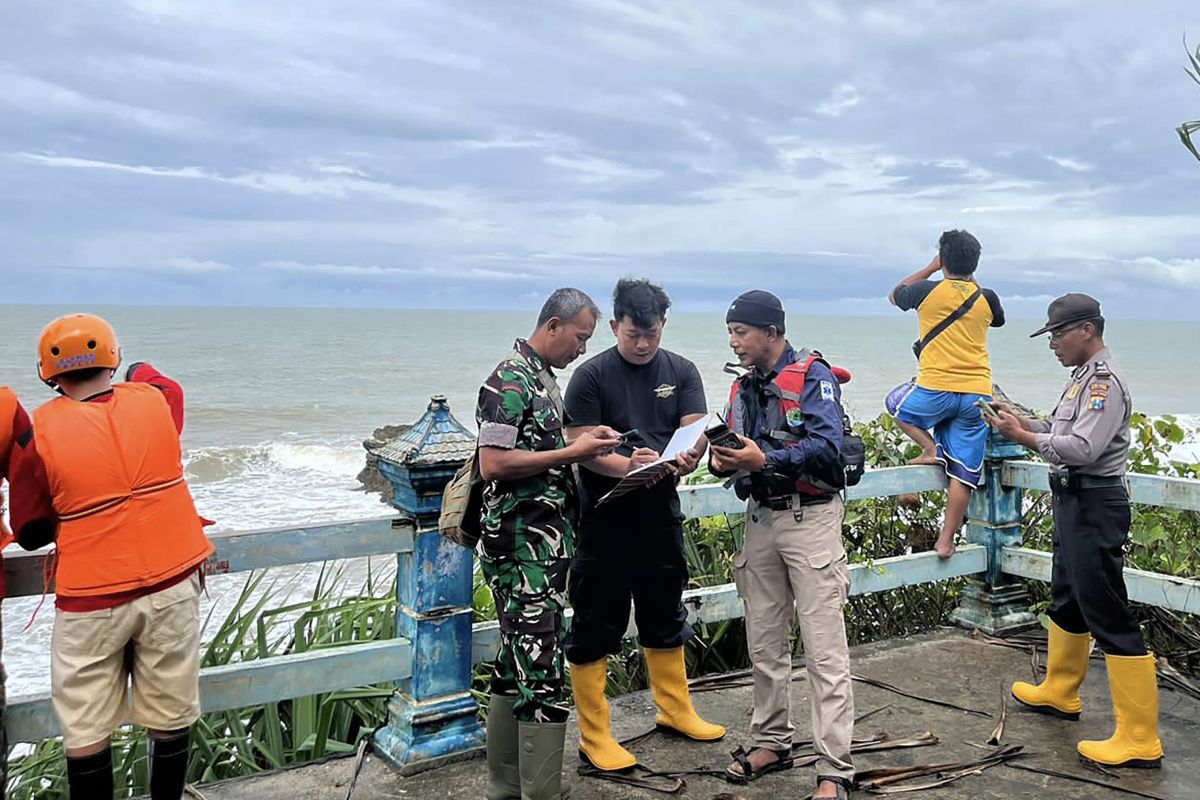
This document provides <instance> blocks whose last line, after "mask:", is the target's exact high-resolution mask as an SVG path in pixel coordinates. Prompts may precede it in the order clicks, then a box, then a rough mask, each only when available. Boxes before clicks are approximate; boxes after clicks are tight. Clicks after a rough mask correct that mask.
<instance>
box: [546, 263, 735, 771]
mask: <svg viewBox="0 0 1200 800" xmlns="http://www.w3.org/2000/svg"><path fill="white" fill-rule="evenodd" d="M670 305H671V301H670V299H669V298H668V297H667V293H666V292H664V291H663V290H662V288H661V287H659V286H656V285H654V284H652V283H650V282H649V281H647V280H644V279H639V280H635V279H628V278H626V279H622V280H621V281H619V282H618V283H617V287H616V289H615V290H614V291H613V320H612V322H611V326H612V331H613V334H614V335H615V336H616V338H617V344H616V346H615V347H612V348H610V349H608V350H605V351H604V352H603V353H600V354H599V355H597V356H596V357H595V358H592V359H591V360H590V361H588V362H586V363H585V364H583V365H582V366H581V367H579V369H577V370H576V371H575V374H574V376H572V378H571V383H570V385H569V386H568V387H567V394H566V406H567V413H568V415H569V416H570V418H571V421H572V426H571V428H570V429H569V434H570V436H571V437H572V438H573V437H574V436H578V435H579V434H580V433H582V432H585V431H587V430H589V429H591V428H592V427H594V426H597V425H607V426H609V427H612V428H616V429H617V430H618V431H621V432H627V431H631V430H634V429H636V430H637V433H638V436H637V437H636V439H634V440H633V441H632V442H631V445H630V446H628V447H626V448H623V449H620V450H618V451H617V452H616V453H613V454H611V455H607V456H602V457H600V458H597V459H594V460H593V461H591V462H589V463H588V464H586V465H585V466H584V468H583V469H582V470H581V482H582V488H583V514H582V518H581V520H580V524H579V529H578V540H577V543H576V550H575V559H574V561H573V562H572V564H571V575H570V581H569V584H568V597H569V598H570V601H571V605H572V607H573V608H574V609H575V616H574V618H573V619H572V621H571V631H570V633H569V635H568V637H567V660H568V661H569V662H570V664H571V685H572V687H573V689H574V693H575V708H576V711H577V714H578V718H579V733H580V742H579V750H580V757H581V758H584V759H585V760H587V761H588V762H590V763H591V764H592V765H594V766H596V767H597V768H599V769H604V770H618V769H625V768H627V767H631V766H633V765H634V764H636V763H637V759H636V758H635V757H634V755H633V754H632V753H630V752H629V751H627V750H625V748H623V747H621V745H620V744H618V743H617V740H616V739H615V738H614V737H613V735H612V731H611V729H610V724H609V709H608V701H607V700H606V699H605V695H604V688H605V684H606V681H607V677H608V656H609V655H614V654H616V653H618V652H620V648H621V639H622V637H623V636H624V633H625V630H626V628H627V627H628V625H629V605H630V601H631V600H632V602H633V606H634V618H635V620H636V621H637V629H638V642H639V643H640V644H641V646H642V647H643V648H644V650H645V654H646V665H647V668H648V671H649V673H650V686H651V689H652V691H653V695H654V702H655V705H657V707H658V717H657V724H658V725H659V726H660V727H663V728H667V729H670V730H673V731H676V732H678V733H681V734H683V735H684V736H687V737H689V738H692V739H697V740H700V741H714V740H717V739H720V738H721V737H722V736H724V735H725V729H724V728H722V727H721V726H720V725H713V724H711V723H708V722H705V721H704V720H702V719H701V718H700V717H699V716H698V715H697V714H696V712H695V710H694V709H693V708H692V703H691V699H690V697H689V695H688V688H687V673H686V670H685V668H684V658H683V645H684V643H685V642H687V640H688V639H690V638H691V637H692V628H691V626H690V625H689V624H688V621H687V613H686V611H685V610H684V607H683V602H682V596H683V590H684V588H685V587H686V585H687V579H688V575H687V560H686V558H685V557H684V553H683V515H682V514H681V513H680V509H679V495H678V494H677V493H676V489H675V485H676V482H677V481H676V478H674V477H671V478H667V479H664V480H661V481H659V482H658V483H656V484H654V485H652V486H649V487H647V488H643V489H639V490H637V491H634V492H630V493H628V494H625V495H622V496H620V497H618V498H615V499H613V500H610V501H609V502H606V503H604V504H603V505H597V501H598V500H599V499H600V498H601V497H603V496H604V495H605V494H606V493H607V492H608V491H610V490H611V489H612V488H613V487H614V486H616V485H617V483H618V482H619V481H620V479H621V477H622V476H623V475H625V474H626V473H627V472H629V471H630V470H631V469H634V468H636V467H638V466H641V465H642V464H647V463H650V462H652V461H654V460H656V459H657V458H658V454H659V453H661V452H662V450H663V449H664V448H665V447H666V445H667V442H669V441H670V439H671V436H672V434H674V433H675V430H676V429H677V428H679V427H680V426H681V425H687V424H690V423H692V422H695V421H697V420H699V419H700V418H702V417H703V416H704V415H705V414H706V413H707V411H708V408H707V405H706V403H705V399H704V386H703V384H702V383H701V381H700V372H699V371H698V370H697V369H696V365H695V364H693V363H692V362H691V361H688V360H687V359H686V358H683V357H682V356H679V355H676V354H675V353H672V352H669V351H667V350H663V349H661V348H660V347H659V343H660V341H661V338H662V332H663V327H664V326H665V325H666V322H667V309H668V308H669V307H670ZM701 455H702V453H699V452H688V453H683V454H681V455H680V456H679V457H678V458H677V460H676V463H675V469H676V472H677V474H680V475H683V474H687V473H689V472H691V471H692V470H694V469H695V468H696V464H697V462H698V461H699V459H700V456H701Z"/></svg>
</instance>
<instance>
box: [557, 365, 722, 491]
mask: <svg viewBox="0 0 1200 800" xmlns="http://www.w3.org/2000/svg"><path fill="white" fill-rule="evenodd" d="M564 399H565V402H566V406H567V414H568V415H569V416H570V418H571V424H572V425H578V426H592V425H608V426H610V427H612V428H616V429H617V431H618V432H621V433H624V432H625V431H628V430H632V429H633V428H636V429H637V430H638V433H639V434H640V438H638V439H635V440H633V441H632V442H630V445H629V446H627V447H623V448H621V450H619V451H618V452H620V453H621V454H622V455H629V454H630V453H632V452H633V450H634V449H635V448H637V447H650V448H653V449H654V450H656V451H658V452H660V453H661V452H662V451H663V448H665V447H666V446H667V443H668V442H670V441H671V436H672V435H673V434H674V433H675V431H676V429H678V428H679V422H680V420H681V419H683V418H684V417H686V416H688V415H690V414H705V413H707V412H708V404H707V402H706V400H705V398H704V384H703V383H702V382H701V380H700V371H699V370H697V369H696V365H695V364H693V363H692V362H691V361H689V360H687V359H686V358H684V357H683V356H680V355H677V354H675V353H672V352H670V351H669V350H663V349H659V351H658V353H656V354H655V356H654V359H653V360H652V361H651V362H650V363H649V364H630V363H629V362H628V361H626V360H625V359H623V358H621V354H620V353H619V352H618V351H617V348H616V347H611V348H609V349H608V350H605V351H604V352H602V353H600V354H598V355H596V357H595V358H592V359H590V360H588V361H587V362H585V363H584V364H583V365H582V366H580V367H579V368H578V369H576V370H575V374H574V375H572V376H571V382H570V384H569V385H568V386H567V392H566V395H565V398H564ZM580 476H581V480H582V484H583V496H584V507H585V508H588V507H590V506H591V504H592V503H594V502H595V501H596V500H598V499H599V498H601V497H603V496H604V495H605V494H607V493H608V492H609V491H610V490H611V489H612V488H613V487H614V486H616V485H617V483H618V479H616V478H610V477H608V476H605V475H597V474H596V473H595V472H592V471H591V470H589V469H587V468H586V467H583V468H582V469H580ZM648 492H655V493H656V494H657V493H658V492H662V493H663V496H664V497H665V496H666V495H667V494H669V495H671V496H672V498H674V497H675V491H674V482H673V481H669V480H664V481H660V482H659V483H658V484H657V485H655V486H653V487H651V488H650V489H647V490H643V491H639V492H634V493H632V494H630V495H627V496H626V497H622V498H617V499H616V500H614V501H613V504H614V506H615V505H617V504H619V503H620V502H621V501H622V500H625V499H626V498H628V499H629V502H632V503H637V502H642V501H643V500H645V499H646V498H645V495H646V494H647V493H648ZM671 502H672V503H673V504H675V503H677V502H678V500H677V498H675V499H673V500H672V501H671ZM607 506H608V504H605V506H604V507H607Z"/></svg>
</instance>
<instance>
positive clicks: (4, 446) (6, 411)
mask: <svg viewBox="0 0 1200 800" xmlns="http://www.w3.org/2000/svg"><path fill="white" fill-rule="evenodd" d="M17 405H18V402H17V396H16V395H15V394H13V390H12V389H9V388H8V387H7V386H0V465H3V463H4V462H5V461H6V460H7V457H8V452H9V450H11V449H12V444H13V419H15V418H16V416H17ZM6 477H8V476H7V475H3V474H0V478H6ZM14 541H16V540H15V539H14V538H13V535H12V531H10V530H9V529H8V524H7V523H6V522H5V521H4V518H3V517H0V550H3V549H4V548H6V547H8V546H9V545H10V544H12V543H13V542H14ZM3 583H4V579H3V578H0V588H2V587H3Z"/></svg>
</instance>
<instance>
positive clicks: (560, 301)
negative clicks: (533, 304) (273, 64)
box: [537, 287, 600, 328]
mask: <svg viewBox="0 0 1200 800" xmlns="http://www.w3.org/2000/svg"><path fill="white" fill-rule="evenodd" d="M581 311H591V312H592V313H593V314H595V315H596V319H600V307H599V306H598V305H596V301H595V300H593V299H592V298H590V297H588V295H587V293H586V292H584V291H582V290H581V289H571V288H569V287H566V288H562V289H555V290H554V292H553V293H551V295H550V296H549V297H547V298H546V302H545V303H543V304H542V310H541V312H540V313H539V314H538V320H537V326H538V327H539V328H540V327H542V326H543V325H545V324H546V323H547V322H549V321H550V320H551V319H552V318H554V317H558V318H559V319H560V320H562V321H563V322H570V321H571V320H573V319H575V317H576V316H578V315H579V313H580V312H581Z"/></svg>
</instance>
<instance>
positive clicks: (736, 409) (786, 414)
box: [725, 350, 851, 496]
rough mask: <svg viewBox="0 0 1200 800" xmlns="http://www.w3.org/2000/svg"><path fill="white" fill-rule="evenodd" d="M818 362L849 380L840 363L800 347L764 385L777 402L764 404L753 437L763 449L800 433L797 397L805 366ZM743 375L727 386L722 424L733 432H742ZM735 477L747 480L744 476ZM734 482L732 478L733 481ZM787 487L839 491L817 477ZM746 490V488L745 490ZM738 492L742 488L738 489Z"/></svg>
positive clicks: (803, 490)
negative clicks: (792, 359) (763, 413)
mask: <svg viewBox="0 0 1200 800" xmlns="http://www.w3.org/2000/svg"><path fill="white" fill-rule="evenodd" d="M818 361H819V362H821V363H822V364H824V365H825V366H826V367H828V368H829V371H830V372H832V373H833V377H834V378H836V379H837V382H838V383H839V384H843V383H849V382H850V378H851V375H850V372H849V370H846V369H843V368H842V367H835V366H833V365H831V364H830V363H829V362H828V361H826V360H825V358H824V357H823V356H822V355H821V354H820V353H819V352H816V351H813V352H809V351H807V350H802V351H801V352H800V353H798V354H797V359H796V361H795V362H793V363H791V364H789V365H787V366H786V367H784V368H783V369H781V370H780V371H779V372H778V373H776V375H775V377H774V378H772V379H771V383H770V384H769V385H768V386H767V387H766V392H767V394H771V395H774V396H775V397H776V398H777V400H778V402H776V403H772V404H768V406H767V408H766V412H767V414H766V424H765V427H764V430H760V431H759V432H758V435H757V436H755V437H753V438H754V440H755V441H756V442H758V444H759V446H760V447H762V448H763V450H764V451H770V450H779V449H782V448H784V447H787V446H788V444H790V443H793V442H798V441H800V439H801V438H802V437H803V436H804V414H803V404H802V401H801V398H802V397H803V394H804V381H805V380H806V379H807V377H808V370H809V369H810V368H811V367H812V365H813V364H814V363H815V362H818ZM745 381H746V379H745V378H744V377H743V378H738V379H737V380H735V381H734V382H733V386H732V387H730V390H729V405H728V409H729V412H728V418H727V419H726V420H725V424H726V425H727V426H728V427H729V429H730V430H732V431H734V432H735V433H737V434H739V435H741V436H746V435H747V434H746V424H745V416H746V415H745V403H743V402H742V397H741V392H742V386H743V383H744V382H745ZM739 480H749V478H748V476H747V477H743V478H740V479H739ZM735 483H736V481H735ZM784 488H786V489H788V491H787V492H780V493H788V494H790V493H791V491H795V492H798V493H800V494H813V495H816V494H832V493H834V492H838V491H841V489H842V487H840V486H832V485H830V484H828V483H825V482H824V481H821V480H818V479H815V478H814V479H812V480H804V479H798V480H797V481H796V482H795V486H794V487H792V486H788V487H784ZM746 493H747V494H748V492H746ZM738 494H739V496H741V495H742V494H743V492H741V491H739V493H738Z"/></svg>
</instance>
